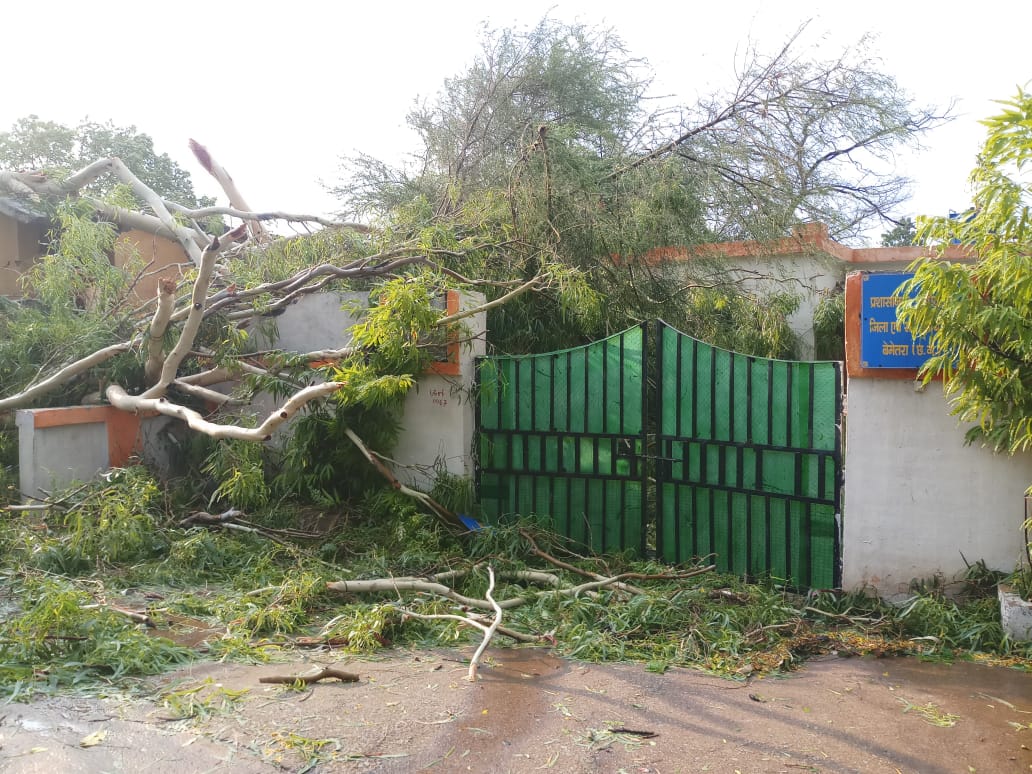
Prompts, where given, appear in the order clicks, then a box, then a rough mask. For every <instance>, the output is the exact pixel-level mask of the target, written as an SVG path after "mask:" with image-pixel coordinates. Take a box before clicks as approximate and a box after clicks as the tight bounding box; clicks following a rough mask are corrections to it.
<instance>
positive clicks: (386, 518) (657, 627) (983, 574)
mask: <svg viewBox="0 0 1032 774" xmlns="http://www.w3.org/2000/svg"><path fill="white" fill-rule="evenodd" d="M205 504H206V501H203V500H202V501H199V502H194V503H191V501H190V500H189V498H188V497H187V496H184V495H183V494H182V493H177V492H175V491H170V490H167V489H163V488H162V487H160V486H159V485H158V484H157V483H156V482H155V481H153V480H152V479H151V478H150V476H149V475H148V474H147V473H146V471H144V470H143V469H140V468H133V469H127V470H125V471H118V472H116V473H114V474H113V475H111V476H110V477H109V480H107V481H102V482H99V483H97V484H95V485H92V486H90V487H86V488H83V489H81V490H79V491H78V492H77V493H76V494H75V495H74V497H70V498H69V499H68V500H67V501H66V503H65V506H64V507H63V508H60V509H56V510H54V511H51V512H50V513H49V514H46V515H44V516H43V517H42V518H41V517H40V515H39V514H33V515H31V516H21V515H12V516H11V517H9V518H8V519H7V520H6V521H5V522H3V524H2V525H0V574H2V577H3V578H4V580H5V582H4V584H2V586H0V589H2V590H0V609H3V610H4V613H5V615H4V620H3V621H2V623H0V683H2V684H3V686H4V687H3V692H4V695H6V697H7V698H25V697H27V696H29V695H31V694H32V693H33V692H35V691H40V690H64V689H68V688H85V687H89V688H91V689H96V688H97V687H98V686H110V685H111V684H112V683H114V682H120V683H122V684H124V682H125V679H126V678H130V677H136V676H143V675H151V674H156V673H159V672H162V671H164V670H167V669H169V668H171V667H174V666H176V665H178V664H181V663H184V662H185V661H188V660H190V659H198V658H219V659H229V660H242V661H250V662H260V661H267V660H270V659H272V658H276V657H278V656H279V654H281V653H282V652H283V650H284V649H289V648H292V647H294V646H296V645H298V644H308V643H311V642H318V643H325V644H329V645H331V646H333V647H335V648H338V649H341V650H344V651H346V652H352V653H363V654H369V653H374V652H376V651H378V650H382V649H384V648H389V647H392V646H396V645H397V646H404V647H417V648H418V647H431V646H439V645H454V644H466V643H472V642H476V641H478V640H479V637H480V635H479V633H478V632H476V631H473V630H471V629H469V628H467V627H463V626H461V625H460V624H458V623H456V622H452V621H442V620H434V621H425V620H418V619H416V618H414V617H411V616H408V615H407V613H409V612H412V613H419V614H422V615H432V614H441V613H456V612H458V607H459V606H458V605H456V603H454V602H452V601H449V600H446V599H443V598H440V597H436V596H433V595H428V594H417V593H413V592H405V593H404V594H402V593H399V592H397V591H385V592H383V593H380V594H361V595H356V594H339V593H331V592H328V591H327V589H326V583H327V582H329V581H337V580H360V579H372V578H390V577H402V576H414V577H428V576H430V575H433V574H436V573H441V572H445V571H453V572H455V573H456V574H457V576H456V578H455V580H454V581H449V585H451V586H452V587H453V588H454V589H455V590H456V591H457V592H459V593H461V594H463V595H466V596H468V597H473V598H483V596H484V593H485V590H486V587H487V582H488V579H487V571H486V568H487V566H488V565H490V566H491V567H492V568H493V569H494V571H495V573H496V574H497V575H498V578H499V581H498V586H497V588H496V591H495V597H496V598H497V599H499V600H504V599H509V598H512V597H515V596H530V597H533V600H532V602H530V603H528V604H525V605H523V606H521V607H517V608H514V609H511V610H507V611H506V613H505V615H504V621H503V623H504V626H506V627H509V628H510V629H513V630H517V631H520V632H524V633H527V634H533V635H537V636H542V637H544V638H546V639H547V640H548V641H549V642H551V643H553V645H554V649H555V651H556V652H557V653H558V654H560V655H564V656H567V657H570V658H576V659H580V660H584V661H593V662H602V661H633V662H638V663H641V664H642V666H643V668H645V669H648V670H650V671H654V672H657V673H662V672H664V671H666V670H668V669H670V668H673V667H692V668H698V669H704V670H707V671H710V672H713V673H716V674H720V675H725V676H729V677H733V678H739V679H740V678H742V677H745V676H748V675H752V674H762V673H770V672H776V671H781V670H788V669H792V668H793V667H794V666H796V665H797V664H799V663H801V662H802V661H805V660H806V659H807V658H810V657H812V656H814V655H816V654H820V653H828V652H833V651H834V652H841V653H843V654H858V655H862V654H873V655H879V656H880V655H896V654H909V655H917V656H921V657H923V658H934V659H942V660H950V659H955V658H970V659H973V660H978V661H983V662H985V663H996V664H1006V665H1009V666H1019V667H1023V668H1028V667H1029V665H1030V664H1032V661H1030V657H1032V649H1030V647H1029V646H1028V645H1019V644H1016V643H1014V642H1012V641H1010V640H1009V639H1008V638H1007V637H1006V636H1005V635H1004V633H1003V631H1002V629H1001V627H1000V623H999V613H998V609H997V607H996V602H995V597H994V596H993V595H992V583H993V582H994V581H995V576H993V577H990V575H991V574H990V573H988V571H986V570H985V568H984V567H983V566H981V565H974V566H973V567H972V570H971V572H970V573H969V578H968V579H966V581H965V583H964V584H963V585H962V586H961V587H959V591H960V593H959V594H958V595H954V596H950V595H947V594H946V593H945V590H944V589H943V587H942V585H941V584H929V585H928V586H925V587H916V588H915V590H914V594H913V596H912V597H911V598H910V599H909V600H908V601H907V602H906V603H905V604H902V605H896V606H894V605H889V604H887V603H884V602H882V601H880V600H878V599H876V598H872V597H869V596H866V595H864V594H862V593H849V594H842V593H831V592H822V593H813V594H810V595H808V596H802V595H797V594H793V593H791V592H790V591H788V590H786V589H785V588H783V587H781V586H779V585H778V584H777V583H775V582H773V581H767V582H764V583H753V584H747V583H745V582H743V581H742V580H741V579H739V578H735V577H729V576H723V575H719V574H716V573H712V572H710V573H704V574H701V575H698V576H696V577H693V578H688V579H676V580H675V579H669V578H667V579H658V580H657V579H649V580H642V581H638V582H636V583H637V585H639V586H642V587H643V588H644V590H645V593H641V594H625V593H621V592H620V591H619V590H618V589H615V588H612V587H609V588H603V589H600V590H598V591H597V592H594V593H584V594H579V595H577V596H570V595H563V594H560V593H557V592H555V591H554V590H551V589H550V587H547V586H532V585H527V584H526V583H525V582H524V581H517V580H514V579H513V573H516V572H519V571H525V570H537V571H543V572H547V573H551V574H552V575H555V576H558V578H559V580H560V582H561V584H562V585H564V586H574V585H577V584H579V583H583V582H584V580H585V578H584V577H583V576H582V575H579V574H577V573H576V572H573V571H571V570H568V569H562V568H558V567H555V566H552V565H550V564H549V563H547V562H546V561H545V560H543V559H541V558H539V557H537V556H535V555H534V554H533V552H532V550H531V545H530V544H529V542H528V540H527V539H526V537H525V536H524V535H523V534H521V532H520V527H522V528H523V529H528V527H527V525H526V524H523V525H516V526H513V527H499V528H492V529H490V530H483V531H481V532H478V533H475V534H473V535H464V536H459V535H456V534H453V533H451V532H449V531H448V530H447V529H445V528H444V527H442V526H441V525H439V524H438V523H437V522H435V521H434V520H433V519H432V518H431V517H428V516H425V515H423V514H421V513H419V512H418V511H417V510H416V509H415V507H414V506H413V504H412V502H411V501H410V500H408V499H405V498H402V497H400V496H398V495H395V494H394V493H383V492H377V493H375V494H373V495H368V496H366V497H364V498H363V499H362V500H361V501H359V502H358V503H357V504H356V505H354V506H353V507H352V508H351V509H349V510H348V511H346V512H340V513H335V514H332V516H333V518H332V519H329V522H330V523H332V524H333V525H334V526H333V529H332V531H330V532H327V533H326V534H325V536H324V537H323V538H321V539H320V540H318V541H312V540H308V541H300V542H297V543H296V544H295V543H292V542H289V541H284V540H281V539H275V540H274V539H271V538H269V537H267V536H263V535H261V534H256V533H254V532H245V531H232V530H224V529H218V528H211V527H205V526H196V525H193V526H188V527H183V526H180V522H181V521H182V519H183V517H184V516H186V515H188V513H189V512H190V509H191V507H192V508H194V509H197V508H202V507H204V505H205ZM285 511H289V509H288V508H287V506H284V505H283V504H279V505H276V506H270V509H269V511H268V512H260V513H256V514H249V516H248V518H249V523H253V524H255V525H259V526H261V525H268V526H269V527H275V528H277V529H279V528H282V527H284V526H290V524H289V521H288V515H289V513H288V514H287V515H285ZM293 513H294V515H295V518H297V519H300V518H302V514H303V513H305V512H301V511H296V512H293ZM308 515H310V514H308ZM305 518H307V516H305ZM293 526H303V525H301V524H299V523H295V524H294V525H293ZM533 535H534V539H535V541H536V543H537V545H538V546H539V547H540V548H541V549H543V550H544V551H546V552H548V553H551V554H553V555H555V556H558V557H560V558H561V559H563V560H564V561H566V562H568V563H569V564H570V566H571V567H574V568H579V569H580V570H582V571H584V572H590V573H596V574H598V575H602V576H606V577H611V576H613V575H616V574H619V573H623V572H637V573H641V574H643V575H662V574H664V573H666V574H669V573H671V572H672V571H675V570H677V569H684V568H669V567H665V566H662V565H658V564H656V563H654V562H642V561H636V560H634V559H633V558H631V557H629V556H626V555H617V556H605V557H590V558H588V557H580V556H576V555H573V554H570V553H568V552H566V551H565V549H564V547H563V544H562V541H561V540H560V539H559V538H557V537H556V536H554V535H550V534H548V533H543V532H541V531H537V530H534V531H533ZM115 608H124V609H132V610H137V611H140V612H145V613H146V614H147V615H148V616H149V617H150V618H151V620H152V621H153V622H154V624H155V625H156V626H158V627H159V628H160V629H161V630H166V629H167V630H168V631H170V632H171V636H172V637H173V638H174V637H175V632H176V627H177V625H178V624H177V622H181V621H183V620H186V619H189V620H190V621H193V622H194V623H195V626H199V627H204V628H205V629H206V630H207V629H210V631H211V632H214V634H213V635H212V636H210V637H208V638H207V640H206V648H205V649H200V648H198V647H194V646H191V647H185V646H184V645H182V644H176V643H175V642H173V641H170V640H169V639H165V638H162V637H155V636H153V635H152V634H150V633H148V632H147V631H146V630H145V628H144V627H143V626H142V625H140V624H138V623H136V622H134V621H133V620H132V619H130V618H129V617H127V616H126V615H124V614H121V613H119V612H117V610H116V609H115ZM504 642H505V640H504V638H502V637H499V639H498V644H503V643H504ZM203 695H205V696H206V695H207V694H203ZM190 696H194V694H189V695H184V696H182V697H179V701H181V702H187V703H188V700H190V699H189V697H190ZM197 701H201V699H197Z"/></svg>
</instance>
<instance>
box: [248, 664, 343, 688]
mask: <svg viewBox="0 0 1032 774" xmlns="http://www.w3.org/2000/svg"><path fill="white" fill-rule="evenodd" d="M320 680H340V681H341V682H343V683H357V682H358V680H359V677H358V675H356V674H355V673H354V672H342V671H341V670H339V669H335V668H333V667H324V668H322V669H320V670H319V671H318V672H315V673H314V674H301V675H269V676H268V677H259V678H258V682H259V683H273V684H276V685H297V684H298V683H300V684H301V685H311V684H312V683H317V682H319V681H320Z"/></svg>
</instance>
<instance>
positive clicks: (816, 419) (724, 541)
mask: <svg viewBox="0 0 1032 774" xmlns="http://www.w3.org/2000/svg"><path fill="white" fill-rule="evenodd" d="M656 363H657V368H656V370H657V372H658V374H659V378H658V380H657V381H658V389H657V403H658V405H657V407H656V408H657V411H656V416H657V422H658V426H657V428H656V441H657V446H658V448H657V450H656V474H655V478H656V512H657V518H658V525H657V537H656V550H657V552H658V554H659V556H660V557H661V558H663V559H664V560H665V561H668V562H674V563H677V562H681V561H684V560H686V559H689V558H691V557H696V556H704V555H707V554H714V555H715V557H716V563H717V566H718V567H719V568H720V569H721V570H722V571H724V572H731V573H735V574H738V575H744V576H747V577H758V576H764V575H771V576H773V577H776V578H784V579H787V580H788V581H790V582H791V584H792V585H794V586H798V587H806V588H837V587H838V586H840V585H841V577H840V574H839V564H840V563H839V512H840V508H839V492H840V486H839V482H840V476H841V455H840V450H839V449H840V432H839V421H840V417H841V413H842V402H841V395H842V389H841V387H842V382H841V371H840V364H839V363H831V362H823V363H803V362H789V361H785V360H768V359H766V358H757V357H749V356H747V355H740V354H736V353H734V352H728V351H726V350H722V349H718V348H716V347H713V346H710V345H708V344H704V343H702V342H700V341H696V340H695V339H693V338H691V337H690V336H686V335H685V334H683V333H681V332H679V331H677V330H675V329H674V328H671V327H670V326H668V325H666V324H665V323H662V322H660V323H659V343H658V347H657V353H656Z"/></svg>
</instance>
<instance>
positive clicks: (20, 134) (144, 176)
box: [0, 115, 215, 207]
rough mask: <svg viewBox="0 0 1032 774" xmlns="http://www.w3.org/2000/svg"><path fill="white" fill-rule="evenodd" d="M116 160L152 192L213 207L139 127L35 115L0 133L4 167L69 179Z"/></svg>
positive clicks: (0, 158)
mask: <svg viewBox="0 0 1032 774" xmlns="http://www.w3.org/2000/svg"><path fill="white" fill-rule="evenodd" d="M111 156H115V157H117V158H119V159H121V160H122V161H123V162H124V163H125V164H126V166H128V167H129V168H130V169H132V170H133V172H134V173H135V174H136V176H137V177H138V178H139V179H140V180H141V181H142V182H143V183H144V184H146V185H147V186H148V187H149V188H151V189H153V190H154V191H155V192H156V193H158V194H159V195H160V196H162V197H163V198H165V199H168V200H171V201H174V202H177V203H179V204H182V205H184V206H186V207H199V206H205V205H208V204H214V203H215V202H214V200H212V199H209V198H205V197H202V198H201V199H198V198H197V195H196V194H195V193H194V188H193V182H192V181H191V179H190V173H189V172H187V171H186V170H185V169H183V168H182V167H181V166H180V165H179V164H178V163H176V162H175V161H173V160H172V158H171V157H170V156H169V155H168V154H167V153H160V154H159V153H158V152H157V151H156V150H155V149H154V141H153V140H152V139H151V137H150V136H149V135H147V134H143V133H142V132H140V131H138V130H137V129H136V127H135V126H115V125H114V124H113V123H112V122H110V121H108V122H106V123H97V122H95V121H88V120H87V121H82V122H80V123H79V124H78V125H77V126H65V125H63V124H59V123H56V122H54V121H46V120H44V119H41V118H40V117H39V116H36V115H29V116H25V117H24V118H20V119H18V120H17V121H15V122H14V125H13V126H12V127H11V128H10V129H9V130H7V131H4V132H0V169H7V170H20V171H25V172H28V171H37V172H45V173H47V174H50V175H55V176H60V175H67V174H70V173H71V172H74V171H75V170H78V169H81V168H83V167H85V166H86V165H88V164H90V163H91V162H93V161H96V160H97V159H103V158H108V157H111Z"/></svg>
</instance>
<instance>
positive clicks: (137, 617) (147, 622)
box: [80, 603, 156, 629]
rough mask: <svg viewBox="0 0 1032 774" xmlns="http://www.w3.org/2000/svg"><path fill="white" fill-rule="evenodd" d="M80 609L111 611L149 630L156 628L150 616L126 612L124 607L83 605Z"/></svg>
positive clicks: (131, 611)
mask: <svg viewBox="0 0 1032 774" xmlns="http://www.w3.org/2000/svg"><path fill="white" fill-rule="evenodd" d="M80 609H82V610H101V609H104V610H110V611H111V612H112V613H119V614H121V615H124V616H125V617H126V618H130V619H132V620H133V621H136V623H141V624H143V625H144V626H146V627H147V628H149V629H154V628H156V625H155V623H154V621H153V620H152V619H151V617H150V616H149V615H147V614H146V613H140V612H137V611H136V610H126V609H125V608H124V607H116V606H115V605H103V604H100V603H98V604H94V605H83V606H82V607H81V608H80Z"/></svg>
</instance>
